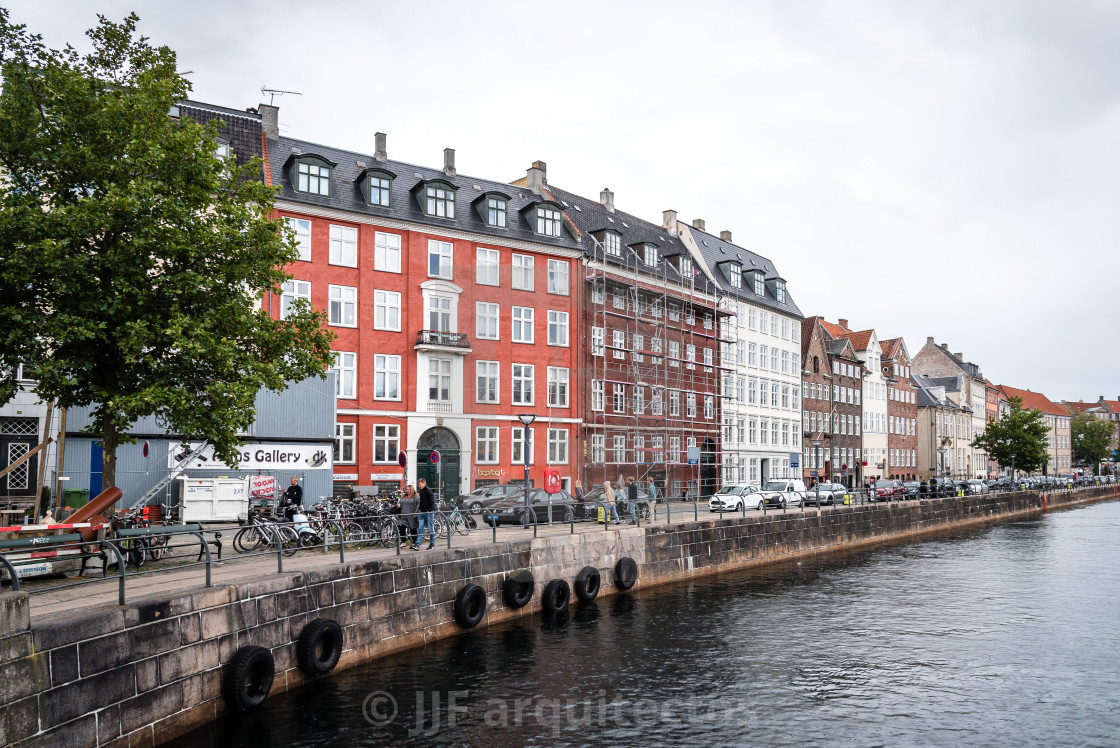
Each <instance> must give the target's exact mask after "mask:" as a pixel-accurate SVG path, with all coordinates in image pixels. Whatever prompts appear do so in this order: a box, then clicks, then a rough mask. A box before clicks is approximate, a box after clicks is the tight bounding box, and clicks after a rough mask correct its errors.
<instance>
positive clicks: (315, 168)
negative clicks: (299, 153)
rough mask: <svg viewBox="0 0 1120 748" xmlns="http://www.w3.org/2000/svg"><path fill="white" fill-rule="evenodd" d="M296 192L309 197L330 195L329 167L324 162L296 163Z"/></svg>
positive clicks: (308, 161)
mask: <svg viewBox="0 0 1120 748" xmlns="http://www.w3.org/2000/svg"><path fill="white" fill-rule="evenodd" d="M295 182H296V191H297V192H306V193H308V194H311V195H327V196H329V195H330V194H331V166H330V165H329V164H328V163H327V162H325V161H319V160H314V161H313V160H310V159H309V160H304V161H297V162H296V180H295Z"/></svg>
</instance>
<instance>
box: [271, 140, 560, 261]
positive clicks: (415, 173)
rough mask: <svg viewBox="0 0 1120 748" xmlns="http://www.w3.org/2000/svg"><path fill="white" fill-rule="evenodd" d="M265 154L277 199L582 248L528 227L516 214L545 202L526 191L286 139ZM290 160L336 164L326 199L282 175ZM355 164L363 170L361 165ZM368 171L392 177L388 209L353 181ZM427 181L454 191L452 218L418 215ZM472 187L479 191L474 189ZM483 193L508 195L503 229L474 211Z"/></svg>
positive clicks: (445, 227)
mask: <svg viewBox="0 0 1120 748" xmlns="http://www.w3.org/2000/svg"><path fill="white" fill-rule="evenodd" d="M293 148H296V149H298V151H299V153H293V151H292V149H293ZM268 151H269V154H268V155H269V167H270V169H271V172H272V183H273V184H275V185H279V186H280V187H281V192H280V195H279V199H283V200H290V201H292V202H298V203H304V204H306V205H318V206H321V207H324V208H334V209H336V210H345V211H348V212H352V213H360V214H363V215H367V216H370V217H381V218H393V219H396V220H401V221H409V222H413V223H418V224H423V225H426V226H431V227H432V228H433V230H434V233H438V232H439V230H440V229H444V230H447V229H456V230H459V231H471V232H474V233H477V234H484V235H488V236H494V237H501V238H504V239H516V240H520V241H526V242H533V243H536V244H543V245H552V246H556V247H562V248H565V249H572V250H579V249H580V248H581V244H580V242H579V240H578V239H577V238H576V237H575V235H574V234H573V233H572V232H571V230H570V228H569V227H567V226H565V227H564V228H563V229H562V230H561V232H560V236H559V237H548V236H541V235H539V234H537V233H536V232H535V231H534V230H533V229H531V228H530V227H529V224H528V223H527V222H526V220H525V218H523V217H522V215H521V213H520V211H521V210H522V209H523V208H525V207H527V206H529V205H531V204H532V203H534V202H539V201H541V200H546V199H547V198H544V197H542V196H541V195H536V194H534V193H533V192H532V191H531V190H529V189H526V188H524V187H517V186H514V185H511V184H507V183H505V182H493V181H490V180H487V179H479V178H478V177H471V176H466V175H464V174H457V175H456V176H454V177H449V176H447V175H446V174H445V173H444V171H443V169H435V168H431V167H427V166H417V165H415V164H409V163H406V162H404V161H392V160H389V161H377V160H375V159H374V157H373V156H372V155H371V154H366V153H357V152H355V151H347V150H342V149H339V148H331V147H329V146H325V145H320V144H318V143H312V142H309V141H306V140H296V139H295V138H288V137H284V136H281V137H280V138H279V140H270V141H268ZM293 155H295V156H320V157H321V158H324V159H327V160H328V161H331V162H333V163H335V164H337V166H335V167H334V169H333V170H332V173H331V195H330V196H325V195H311V194H308V193H306V192H297V191H296V190H295V189H294V187H293V185H292V183H291V180H289V179H288V174H287V172H286V170H285V164H286V163H287V162H288V161H289V160H290V159H291V157H292V156H293ZM359 162H360V163H362V164H364V166H360V165H359ZM367 169H380V170H383V171H387V172H390V173H391V174H393V175H394V178H393V180H392V186H391V188H390V197H389V200H390V206H389V207H387V208H386V207H381V206H378V205H370V204H369V203H368V202H367V201H366V198H365V196H363V194H362V189H361V187H360V185H359V183H358V182H357V181H356V180H357V179H358V177H359V175H361V174H362V173H363V172H365V171H366V170H367ZM428 180H439V181H441V182H447V183H449V184H451V185H452V187H453V188H454V190H455V218H436V217H434V216H429V215H427V214H426V213H424V211H423V210H421V208H420V204H419V202H418V201H417V198H416V196H415V195H414V194H413V192H414V190H415V189H416V188H417V187H418V186H420V183H421V182H425V181H428ZM476 187H477V188H478V189H475V188H476ZM487 192H501V193H503V194H505V195H508V196H509V198H510V200H509V203H508V205H507V206H506V228H497V227H495V226H490V225H488V224H487V223H486V222H485V221H484V220H483V219H482V217H481V216H480V215H479V213H478V211H477V210H476V209H475V206H474V204H473V203H474V201H475V200H476V199H477V198H479V197H481V196H482V195H484V194H486V193H487Z"/></svg>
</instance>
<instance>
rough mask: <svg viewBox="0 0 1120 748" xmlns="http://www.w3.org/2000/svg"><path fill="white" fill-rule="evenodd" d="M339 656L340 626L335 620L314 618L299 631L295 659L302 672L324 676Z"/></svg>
mask: <svg viewBox="0 0 1120 748" xmlns="http://www.w3.org/2000/svg"><path fill="white" fill-rule="evenodd" d="M320 653H322V654H320ZM341 656H342V627H341V626H339V625H338V622H337V621H332V620H331V619H329V618H316V619H315V620H314V621H312V622H311V623H309V624H307V625H306V626H304V627H303V631H301V632H299V639H298V640H297V641H296V660H298V661H299V669H300V670H302V671H303V672H304V674H306V675H309V676H311V677H312V678H319V677H321V676H324V675H326V674H327V673H329V672H330V671H332V670H334V668H335V666H336V665H338V658H339V657H341Z"/></svg>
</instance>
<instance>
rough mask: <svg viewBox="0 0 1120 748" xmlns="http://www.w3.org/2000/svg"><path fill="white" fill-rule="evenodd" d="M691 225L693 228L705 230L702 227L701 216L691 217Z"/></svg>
mask: <svg viewBox="0 0 1120 748" xmlns="http://www.w3.org/2000/svg"><path fill="white" fill-rule="evenodd" d="M692 226H693V228H697V229H700V230H701V231H706V230H707V229H705V228H704V219H703V218H693V219H692Z"/></svg>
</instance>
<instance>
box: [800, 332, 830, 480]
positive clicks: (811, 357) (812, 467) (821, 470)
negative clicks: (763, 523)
mask: <svg viewBox="0 0 1120 748" xmlns="http://www.w3.org/2000/svg"><path fill="white" fill-rule="evenodd" d="M829 340H831V338H830V337H829V335H828V333H826V332H825V331H824V328H823V327H821V318H820V317H809V318H807V319H805V320H804V321H803V322H802V323H801V361H802V371H801V407H802V408H803V409H804V410H803V412H802V428H803V432H804V435H805V438H804V450H805V454H804V460H803V465H802V475H803V477H804V480H805V485H806V486H811V485H813V484H814V483H817V482H828V481H831V480H832V474H833V472H834V471H833V465H832V463H833V460H832V447H833V442H832V434H833V431H832V424H833V415H832V413H833V408H834V403H833V399H832V381H833V374H832V364H831V361H832V356H831V355H830V354H829V352H828V347H827V344H828V342H829Z"/></svg>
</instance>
